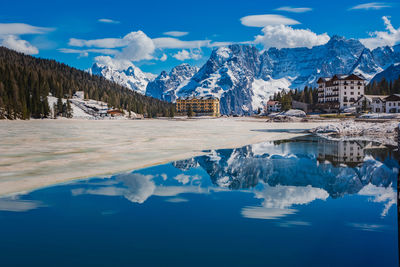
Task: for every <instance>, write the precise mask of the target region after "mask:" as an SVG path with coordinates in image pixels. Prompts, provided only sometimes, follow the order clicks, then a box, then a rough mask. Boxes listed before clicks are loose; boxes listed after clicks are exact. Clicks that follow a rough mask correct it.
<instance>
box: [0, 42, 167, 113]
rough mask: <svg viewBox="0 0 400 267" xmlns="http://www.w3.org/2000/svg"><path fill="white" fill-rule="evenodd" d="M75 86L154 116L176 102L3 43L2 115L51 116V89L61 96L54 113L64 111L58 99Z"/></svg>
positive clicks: (0, 66)
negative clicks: (148, 95) (26, 53)
mask: <svg viewBox="0 0 400 267" xmlns="http://www.w3.org/2000/svg"><path fill="white" fill-rule="evenodd" d="M75 90H80V91H84V94H85V98H88V97H90V98H91V99H94V100H100V101H104V102H106V103H108V104H109V106H110V107H114V108H121V109H126V110H131V111H134V112H136V113H139V114H144V113H145V112H146V111H150V110H151V114H152V116H157V114H161V113H162V112H163V110H168V109H170V107H172V106H173V104H172V103H166V102H163V101H160V100H158V99H155V98H151V97H147V96H143V95H141V94H138V93H136V92H134V91H132V90H130V89H128V88H125V87H123V86H120V85H118V84H116V83H114V82H111V81H108V80H106V79H105V78H103V77H100V76H96V75H90V74H88V73H86V72H84V71H81V70H77V69H74V68H71V67H69V66H67V65H65V64H61V63H58V62H56V61H54V60H46V59H40V58H35V57H32V56H27V55H24V54H22V53H18V52H15V51H13V50H10V49H7V48H5V47H0V119H1V118H8V119H17V118H19V119H29V118H30V117H33V118H46V117H48V116H49V111H50V109H49V106H48V101H47V96H48V95H49V93H51V94H52V95H53V96H55V97H57V98H58V99H57V104H56V108H54V111H55V114H53V115H55V116H57V115H59V114H60V115H61V114H62V113H63V106H64V105H63V104H62V103H61V104H60V103H59V99H61V98H63V97H65V96H67V97H71V95H72V94H73V93H75ZM128 106H129V107H131V108H128ZM64 116H68V103H67V104H66V105H65V106H64Z"/></svg>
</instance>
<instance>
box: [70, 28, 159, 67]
mask: <svg viewBox="0 0 400 267" xmlns="http://www.w3.org/2000/svg"><path fill="white" fill-rule="evenodd" d="M68 44H69V45H70V46H76V47H98V48H121V47H123V49H122V51H120V52H117V53H114V54H115V57H116V58H117V59H124V60H131V61H140V60H144V59H152V58H153V53H154V50H155V45H154V43H153V40H152V39H150V38H149V37H148V36H147V35H146V34H145V33H144V32H142V31H136V32H130V33H128V34H127V35H125V36H124V37H123V38H103V39H94V40H83V39H76V38H71V39H70V40H69V43H68ZM111 51H112V50H105V52H107V53H104V54H113V52H111ZM89 52H90V51H89ZM94 52H101V50H97V51H94ZM110 52H111V53H110Z"/></svg>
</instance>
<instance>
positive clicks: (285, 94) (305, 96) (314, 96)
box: [271, 86, 318, 110]
mask: <svg viewBox="0 0 400 267" xmlns="http://www.w3.org/2000/svg"><path fill="white" fill-rule="evenodd" d="M271 100H274V101H279V102H280V103H281V106H282V107H281V109H282V110H289V109H291V108H292V101H293V100H294V101H299V102H303V103H307V104H309V105H311V108H313V107H314V105H315V104H317V103H318V88H311V87H310V88H309V87H308V86H306V87H304V89H303V90H298V89H294V90H288V91H285V90H283V91H281V92H277V93H275V94H274V95H273V96H272V97H271Z"/></svg>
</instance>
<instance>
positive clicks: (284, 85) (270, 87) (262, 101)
mask: <svg viewBox="0 0 400 267" xmlns="http://www.w3.org/2000/svg"><path fill="white" fill-rule="evenodd" d="M290 80H291V79H288V78H281V79H277V80H274V79H272V78H271V79H269V80H268V81H265V80H263V79H254V82H253V84H252V89H253V96H252V101H251V106H252V110H257V109H258V108H262V107H263V106H265V105H266V104H267V101H268V100H269V97H270V96H273V95H274V94H275V93H277V92H280V91H282V90H289V87H290V85H291V81H290Z"/></svg>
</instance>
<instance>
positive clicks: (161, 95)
mask: <svg viewBox="0 0 400 267" xmlns="http://www.w3.org/2000/svg"><path fill="white" fill-rule="evenodd" d="M198 70H199V69H198V68H197V67H192V66H190V65H189V64H186V63H183V64H181V65H179V66H176V67H174V68H173V69H172V70H171V71H170V72H169V73H167V72H166V71H163V72H161V74H160V75H159V76H157V77H156V78H155V79H154V80H153V81H151V82H149V83H148V85H147V88H146V95H147V96H152V97H155V98H158V99H162V100H165V101H169V102H174V101H175V100H176V91H179V89H180V88H181V87H182V86H184V85H186V84H187V83H188V81H189V80H190V78H192V77H193V75H194V74H195V73H196V72H197V71H198Z"/></svg>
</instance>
